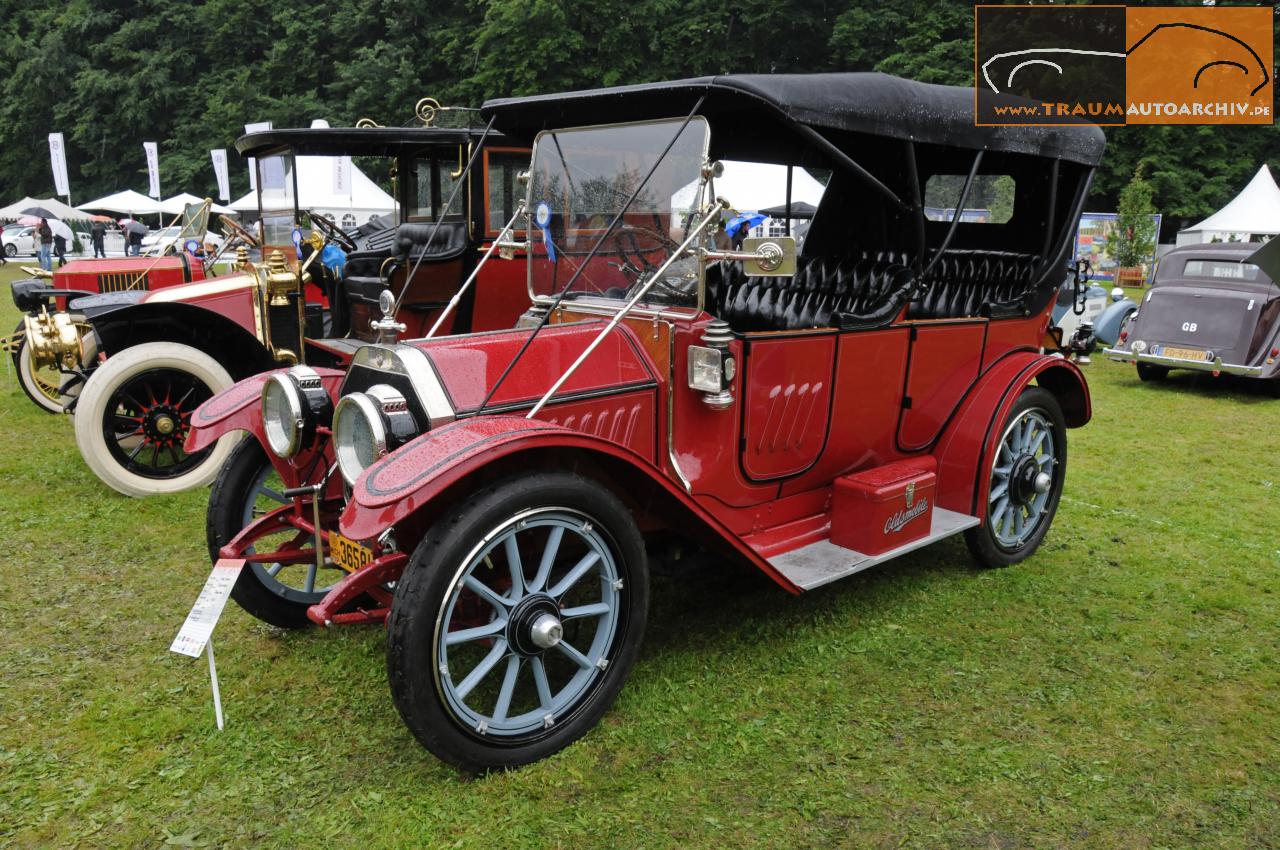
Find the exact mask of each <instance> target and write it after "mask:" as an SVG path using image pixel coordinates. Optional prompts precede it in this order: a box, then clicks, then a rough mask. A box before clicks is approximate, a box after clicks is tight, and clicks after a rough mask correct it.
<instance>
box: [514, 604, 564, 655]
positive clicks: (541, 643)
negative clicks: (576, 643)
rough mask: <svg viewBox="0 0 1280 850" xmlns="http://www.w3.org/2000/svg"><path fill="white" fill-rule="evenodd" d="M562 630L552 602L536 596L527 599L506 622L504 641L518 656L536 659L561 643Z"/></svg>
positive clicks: (558, 614) (555, 607)
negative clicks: (535, 657)
mask: <svg viewBox="0 0 1280 850" xmlns="http://www.w3.org/2000/svg"><path fill="white" fill-rule="evenodd" d="M563 636H564V626H563V624H561V622H560V609H559V607H558V606H557V605H556V602H555V600H554V599H552V598H551V597H550V596H547V595H546V594H542V593H537V594H533V595H532V596H526V597H525V598H524V599H522V600H520V602H519V603H518V604H517V605H516V607H515V608H514V609H513V610H512V612H511V616H510V618H509V619H508V621H507V641H508V642H509V643H510V644H511V646H512V648H513V649H515V651H516V652H518V653H520V654H521V655H525V656H529V655H538V654H539V653H542V652H545V651H546V650H548V649H551V648H552V647H554V646H555V645H556V644H558V643H560V639H561V638H562V637H563Z"/></svg>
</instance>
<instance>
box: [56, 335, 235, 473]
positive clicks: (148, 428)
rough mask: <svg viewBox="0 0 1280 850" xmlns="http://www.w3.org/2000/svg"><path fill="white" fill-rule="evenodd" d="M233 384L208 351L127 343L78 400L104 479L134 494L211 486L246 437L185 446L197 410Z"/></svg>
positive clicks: (96, 468)
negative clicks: (129, 345)
mask: <svg viewBox="0 0 1280 850" xmlns="http://www.w3.org/2000/svg"><path fill="white" fill-rule="evenodd" d="M229 386H231V376H230V375H228V374H227V370H226V369H224V368H222V366H221V365H219V364H218V362H217V361H216V360H214V359H213V358H212V357H210V356H209V355H207V354H205V353H204V352H203V351H200V350H198V349H195V348H192V347H191V346H189V345H182V344H179V343H174V342H148V343H145V344H143V345H135V346H133V347H132V348H127V349H125V350H124V351H122V352H120V353H119V354H117V355H115V356H113V357H111V358H109V359H108V360H107V361H106V362H105V363H103V364H102V365H101V366H99V367H98V368H97V369H96V370H95V371H94V372H93V374H92V375H91V376H90V377H89V380H88V381H87V382H86V383H85V385H84V390H83V392H81V394H80V400H79V402H78V403H77V405H76V443H77V444H78V445H79V447H80V454H81V455H82V456H83V457H84V459H85V463H87V464H88V465H89V468H90V469H92V470H93V472H94V474H95V475H97V476H98V477H99V478H100V479H102V481H103V483H105V484H106V485H107V486H109V487H111V488H112V489H113V490H116V491H118V492H120V493H123V494H125V495H126V496H151V495H160V494H167V493H178V492H181V491H183V490H190V489H192V488H195V487H202V486H204V485H205V484H208V483H209V482H210V481H211V480H212V479H213V477H214V476H215V475H217V474H218V470H219V469H220V468H221V467H222V464H223V463H225V462H226V459H227V456H228V455H230V454H231V450H232V449H233V448H235V445H236V443H237V442H238V440H239V435H238V434H228V435H226V436H224V437H223V438H222V439H220V440H218V442H217V443H216V444H214V445H213V446H211V447H210V448H207V449H204V450H202V451H198V452H195V453H190V454H189V453H188V452H187V451H186V449H185V448H184V447H183V445H184V443H185V442H186V439H187V432H188V431H189V430H190V425H191V414H192V412H194V411H195V409H196V408H197V407H199V406H200V405H201V404H202V403H204V402H205V401H207V400H208V399H210V398H212V397H213V396H214V394H216V393H218V392H221V391H222V390H224V389H226V388H227V387H229Z"/></svg>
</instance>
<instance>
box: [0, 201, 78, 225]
mask: <svg viewBox="0 0 1280 850" xmlns="http://www.w3.org/2000/svg"><path fill="white" fill-rule="evenodd" d="M28 207H44V208H45V209H47V210H48V211H49V212H51V213H53V214H54V215H56V216H57V217H58V218H60V219H62V220H63V221H80V220H87V219H88V218H89V215H88V214H87V213H83V212H81V211H80V210H78V209H76V208H75V207H69V206H67V205H66V204H64V203H62V201H59V200H57V199H55V198H23V199H22V200H21V201H18V202H17V203H13V204H9V206H7V207H0V218H17V217H18V216H20V215H22V211H23V210H25V209H27V208H28Z"/></svg>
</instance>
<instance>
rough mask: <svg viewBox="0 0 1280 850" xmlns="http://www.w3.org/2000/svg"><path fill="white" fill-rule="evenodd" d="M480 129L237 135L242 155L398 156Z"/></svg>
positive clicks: (465, 138) (474, 135)
mask: <svg viewBox="0 0 1280 850" xmlns="http://www.w3.org/2000/svg"><path fill="white" fill-rule="evenodd" d="M480 135H481V130H465V129H453V128H447V127H314V128H310V127H308V128H301V129H294V128H290V129H280V130H264V131H262V132H259V133H249V134H248V135H244V136H241V137H240V138H238V139H236V150H237V151H238V152H239V153H240V155H241V156H263V155H264V154H266V153H269V152H271V151H276V150H280V149H285V148H287V149H289V150H292V151H293V152H294V153H295V154H298V155H299V156H331V155H339V154H347V155H350V154H354V155H363V156H395V155H396V154H398V153H400V152H401V151H406V150H407V151H413V150H416V149H419V148H423V147H426V146H428V145H450V144H454V145H465V144H467V143H469V142H474V141H476V140H478V139H479V138H480ZM501 143H502V134H501V133H498V132H497V131H493V132H490V133H489V137H488V138H487V139H486V144H490V145H492V144H501Z"/></svg>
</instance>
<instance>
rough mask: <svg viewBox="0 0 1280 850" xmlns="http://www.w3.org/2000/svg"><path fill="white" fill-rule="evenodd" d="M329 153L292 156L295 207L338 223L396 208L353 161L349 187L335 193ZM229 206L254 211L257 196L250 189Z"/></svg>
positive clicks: (359, 221) (347, 223) (356, 221)
mask: <svg viewBox="0 0 1280 850" xmlns="http://www.w3.org/2000/svg"><path fill="white" fill-rule="evenodd" d="M336 159H337V157H332V156H299V157H296V158H295V163H296V165H295V167H296V168H297V172H298V208H299V209H304V210H311V211H312V212H318V213H320V214H321V215H325V216H328V217H329V218H331V219H333V220H334V221H335V222H337V223H338V225H339V226H340V227H344V228H345V227H354V226H356V225H358V224H364V223H365V222H367V221H368V220H369V219H371V218H373V217H374V216H375V215H388V214H391V213H393V212H394V211H395V208H396V202H395V199H394V198H392V197H391V196H390V195H388V194H387V193H386V192H384V191H382V189H381V188H380V187H379V186H378V184H376V183H374V182H373V181H372V180H370V179H369V178H368V177H367V176H365V174H364V172H362V171H361V170H360V169H359V168H357V167H356V166H355V165H354V164H352V166H351V179H350V181H348V185H349V187H350V188H349V189H348V190H347V191H346V192H343V193H341V194H338V193H335V192H334V190H333V184H334V162H335V160H336ZM231 208H232V209H234V210H237V211H239V212H255V213H256V212H257V211H258V196H257V193H255V192H249V193H248V194H247V195H245V196H244V197H242V198H238V199H237V200H235V201H232V202H231Z"/></svg>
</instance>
